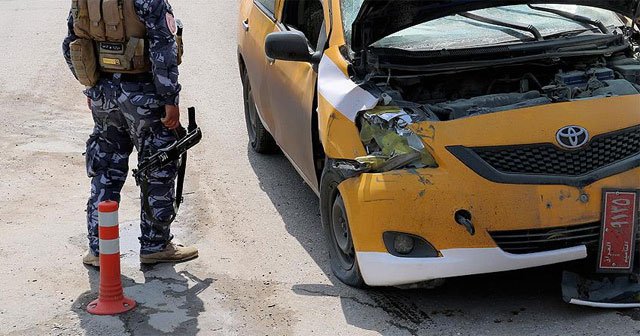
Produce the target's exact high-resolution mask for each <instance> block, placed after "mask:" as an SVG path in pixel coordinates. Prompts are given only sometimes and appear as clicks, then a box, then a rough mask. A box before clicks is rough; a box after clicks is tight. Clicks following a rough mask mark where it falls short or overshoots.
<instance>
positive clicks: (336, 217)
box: [320, 169, 367, 288]
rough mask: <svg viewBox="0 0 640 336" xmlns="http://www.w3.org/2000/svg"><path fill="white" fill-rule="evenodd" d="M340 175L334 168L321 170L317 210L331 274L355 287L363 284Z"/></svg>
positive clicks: (360, 286)
mask: <svg viewBox="0 0 640 336" xmlns="http://www.w3.org/2000/svg"><path fill="white" fill-rule="evenodd" d="M343 180H344V178H342V177H341V176H340V175H339V174H337V173H336V172H332V171H329V170H326V169H325V172H324V173H323V174H322V182H321V191H320V213H321V217H322V226H323V227H324V231H325V236H326V239H327V243H328V245H329V256H330V260H331V270H332V271H333V274H334V275H335V276H336V277H337V278H338V279H340V281H342V282H344V283H345V284H347V285H349V286H352V287H356V288H365V287H367V286H366V284H365V282H364V279H363V278H362V274H361V273H360V266H359V264H358V259H357V258H356V254H355V249H354V247H353V239H352V238H351V229H350V228H349V220H348V218H347V209H346V207H345V205H344V201H343V199H342V196H341V195H340V192H339V191H338V185H339V184H340V182H342V181H343Z"/></svg>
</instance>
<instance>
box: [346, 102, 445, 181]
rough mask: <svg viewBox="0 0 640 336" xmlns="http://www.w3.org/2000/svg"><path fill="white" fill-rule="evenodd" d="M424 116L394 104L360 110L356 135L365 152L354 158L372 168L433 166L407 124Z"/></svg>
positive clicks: (420, 140) (421, 119)
mask: <svg viewBox="0 0 640 336" xmlns="http://www.w3.org/2000/svg"><path fill="white" fill-rule="evenodd" d="M425 120H427V118H425V115H424V113H421V114H418V113H415V114H412V113H410V111H407V110H406V109H401V108H397V107H376V108H374V109H373V110H370V111H366V112H364V113H362V114H361V116H360V138H361V140H362V143H363V144H364V145H365V148H366V150H367V154H368V155H367V156H363V157H358V158H356V161H358V162H359V163H361V164H362V165H365V166H366V167H368V168H369V169H368V170H369V171H372V172H385V171H390V170H395V169H402V168H427V167H432V168H434V167H437V166H438V165H437V163H436V161H435V160H434V158H433V156H432V155H431V154H430V153H429V152H428V151H427V149H426V147H425V145H424V143H423V142H422V139H421V138H420V137H419V136H418V135H417V134H416V133H414V132H413V131H412V130H411V128H410V127H409V126H410V125H411V124H413V123H416V122H420V121H425Z"/></svg>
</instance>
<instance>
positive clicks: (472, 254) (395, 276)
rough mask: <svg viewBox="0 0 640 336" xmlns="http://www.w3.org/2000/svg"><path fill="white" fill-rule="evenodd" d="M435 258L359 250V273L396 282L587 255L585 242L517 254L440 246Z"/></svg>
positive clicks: (377, 281)
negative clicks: (583, 243) (549, 249)
mask: <svg viewBox="0 0 640 336" xmlns="http://www.w3.org/2000/svg"><path fill="white" fill-rule="evenodd" d="M441 253H442V257H438V258H401V257H395V256H393V255H391V254H389V253H380V252H358V253H357V256H358V264H359V265H360V271H361V272H362V277H363V278H364V280H365V281H366V283H367V284H368V285H370V286H398V285H406V284H411V283H417V282H422V281H427V280H433V279H440V278H449V277H455V276H462V275H472V274H482V273H492V272H502V271H510V270H517V269H523V268H530V267H537V266H544V265H550V264H555V263H561V262H566V261H572V260H577V259H582V258H586V257H587V249H586V248H585V246H584V245H583V246H576V247H572V248H566V249H561V250H555V251H548V252H539V253H530V254H527V255H516V254H510V253H506V252H504V251H502V250H501V249H499V248H469V249H449V250H442V251H441Z"/></svg>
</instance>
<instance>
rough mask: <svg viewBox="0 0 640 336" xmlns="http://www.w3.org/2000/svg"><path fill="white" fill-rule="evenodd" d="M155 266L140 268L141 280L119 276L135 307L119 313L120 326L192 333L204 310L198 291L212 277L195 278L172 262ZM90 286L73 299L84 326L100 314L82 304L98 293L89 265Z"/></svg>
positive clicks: (130, 330) (142, 331)
mask: <svg viewBox="0 0 640 336" xmlns="http://www.w3.org/2000/svg"><path fill="white" fill-rule="evenodd" d="M158 267H159V269H155V270H154V269H151V268H143V269H142V271H143V272H144V273H145V280H144V283H136V282H135V281H134V280H133V279H131V278H128V277H125V276H123V277H122V285H123V288H124V292H125V295H126V296H128V297H131V298H132V299H134V300H136V302H137V304H138V305H137V307H136V308H135V309H134V310H132V311H131V312H128V313H125V314H122V315H119V316H118V318H119V319H120V321H121V322H122V324H123V327H124V330H125V332H126V333H127V334H129V335H176V334H180V335H195V334H197V333H198V331H199V328H198V316H199V315H200V313H202V312H203V311H204V302H203V301H202V300H201V299H200V298H199V295H200V294H201V293H202V292H203V291H205V290H207V289H208V288H209V287H210V286H211V285H212V284H213V283H214V281H215V280H214V279H212V278H207V279H199V278H198V277H196V276H194V275H193V274H191V273H189V272H186V271H182V272H176V271H175V270H174V268H173V266H172V265H162V266H158ZM88 273H89V279H90V283H91V288H92V289H91V290H90V291H87V292H85V293H83V294H82V295H80V296H79V297H78V299H77V300H75V303H74V305H73V307H72V311H73V312H74V313H76V314H77V315H78V317H79V318H80V321H81V322H80V323H81V326H83V327H85V326H86V328H85V329H86V330H89V329H90V328H89V327H88V326H89V325H90V324H91V323H94V322H95V321H92V320H95V319H99V318H100V317H96V316H92V315H89V314H88V313H87V312H86V306H87V305H88V304H89V302H91V301H93V300H95V299H96V298H97V296H98V286H99V279H98V278H99V272H98V271H97V270H94V269H89V270H88Z"/></svg>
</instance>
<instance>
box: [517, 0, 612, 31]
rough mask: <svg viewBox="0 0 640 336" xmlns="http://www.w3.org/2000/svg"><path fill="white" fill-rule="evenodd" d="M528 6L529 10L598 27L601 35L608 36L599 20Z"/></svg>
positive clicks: (558, 10)
mask: <svg viewBox="0 0 640 336" xmlns="http://www.w3.org/2000/svg"><path fill="white" fill-rule="evenodd" d="M528 6H529V8H531V9H533V10H537V11H541V12H547V13H552V14H555V15H558V16H562V17H563V18H566V19H570V20H573V21H576V22H580V23H586V24H590V25H592V26H596V27H598V29H600V31H601V32H602V33H603V34H609V29H607V26H605V25H604V23H602V22H601V21H600V20H591V19H590V18H588V17H586V16H582V15H577V14H573V13H569V12H565V11H563V10H560V9H553V8H547V7H537V6H534V5H528Z"/></svg>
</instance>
